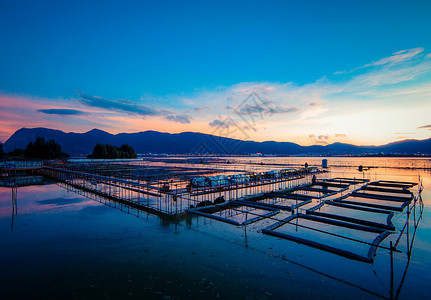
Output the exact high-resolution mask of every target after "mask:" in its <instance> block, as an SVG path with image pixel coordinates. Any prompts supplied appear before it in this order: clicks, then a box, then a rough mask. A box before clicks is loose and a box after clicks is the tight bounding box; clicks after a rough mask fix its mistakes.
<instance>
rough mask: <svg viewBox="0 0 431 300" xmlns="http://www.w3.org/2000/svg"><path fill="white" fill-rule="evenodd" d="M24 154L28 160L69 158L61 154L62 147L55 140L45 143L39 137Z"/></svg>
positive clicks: (29, 145) (28, 146)
mask: <svg viewBox="0 0 431 300" xmlns="http://www.w3.org/2000/svg"><path fill="white" fill-rule="evenodd" d="M24 154H25V157H27V158H44V159H56V158H64V157H69V155H68V154H66V153H63V152H61V146H60V145H59V144H57V143H56V142H55V141H54V140H49V141H48V142H45V139H44V138H43V137H37V138H36V141H35V142H34V143H33V142H30V143H29V144H28V145H27V148H26V149H25V150H24Z"/></svg>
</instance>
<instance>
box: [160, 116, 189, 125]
mask: <svg viewBox="0 0 431 300" xmlns="http://www.w3.org/2000/svg"><path fill="white" fill-rule="evenodd" d="M166 119H168V120H169V121H174V122H177V123H181V124H189V123H190V119H191V117H190V116H188V115H185V114H181V115H170V116H166Z"/></svg>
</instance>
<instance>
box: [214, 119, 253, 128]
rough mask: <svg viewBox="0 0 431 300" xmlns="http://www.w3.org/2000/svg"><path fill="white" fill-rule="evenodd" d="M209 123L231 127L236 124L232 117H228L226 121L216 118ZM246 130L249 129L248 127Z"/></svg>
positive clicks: (221, 126)
mask: <svg viewBox="0 0 431 300" xmlns="http://www.w3.org/2000/svg"><path fill="white" fill-rule="evenodd" d="M208 125H209V126H211V127H219V128H229V127H230V126H236V124H235V123H234V122H233V121H232V120H230V118H229V119H227V120H226V121H220V120H218V119H216V120H213V121H211V122H209V123H208ZM244 127H246V126H244ZM244 129H245V128H244ZM246 130H248V127H247V129H246Z"/></svg>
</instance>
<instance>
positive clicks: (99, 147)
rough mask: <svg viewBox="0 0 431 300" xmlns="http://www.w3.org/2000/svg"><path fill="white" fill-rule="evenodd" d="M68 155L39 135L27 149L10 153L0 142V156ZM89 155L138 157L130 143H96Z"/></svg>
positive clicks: (93, 156) (50, 157)
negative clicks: (4, 149)
mask: <svg viewBox="0 0 431 300" xmlns="http://www.w3.org/2000/svg"><path fill="white" fill-rule="evenodd" d="M68 157H70V155H69V154H67V153H64V152H62V151H61V146H60V144H58V143H57V142H56V141H54V140H49V141H45V139H44V138H43V137H37V138H36V140H35V141H32V142H30V143H29V144H28V145H27V147H26V148H25V149H15V150H13V151H11V152H8V153H5V152H4V151H3V144H2V143H0V158H8V159H9V158H28V159H62V158H68ZM87 157H88V158H95V159H116V158H136V157H137V154H136V152H135V150H134V149H133V147H132V146H130V145H128V144H124V145H122V146H121V147H115V146H112V145H108V144H96V146H94V149H93V153H92V154H90V155H88V156H87Z"/></svg>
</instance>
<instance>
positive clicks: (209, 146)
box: [4, 128, 431, 155]
mask: <svg viewBox="0 0 431 300" xmlns="http://www.w3.org/2000/svg"><path fill="white" fill-rule="evenodd" d="M39 136H40V137H43V138H45V140H50V139H54V140H55V141H56V142H57V143H59V144H60V145H61V148H62V151H63V152H66V153H69V154H71V155H78V154H88V153H91V152H92V151H93V148H94V146H95V145H96V144H97V143H101V144H110V145H113V146H117V147H119V146H121V145H122V144H129V145H131V146H132V147H133V148H134V149H135V151H136V152H137V153H141V154H145V153H167V154H186V153H194V154H204V153H208V154H253V153H262V154H278V155H299V154H304V155H349V154H352V155H360V154H366V153H367V154H369V153H376V154H377V153H381V152H383V153H385V154H417V153H422V154H431V139H427V140H405V141H399V142H394V143H389V144H386V145H382V146H355V145H350V144H342V143H333V144H330V145H326V146H319V145H314V146H300V145H298V144H295V143H290V142H274V141H267V142H254V141H241V140H235V139H230V138H224V137H218V136H214V135H209V134H203V133H196V132H183V133H176V134H171V133H163V132H157V131H144V132H137V133H119V134H111V133H108V132H105V131H103V130H99V129H93V130H90V131H88V132H85V133H74V132H70V133H65V132H63V131H61V130H54V129H48V128H21V129H19V130H17V131H16V132H15V133H14V134H13V135H12V136H11V137H10V138H9V139H8V140H7V141H6V143H5V144H4V151H7V152H9V151H12V150H14V149H16V148H21V149H24V148H25V147H26V146H27V144H28V143H29V142H31V141H34V140H35V139H36V137H39Z"/></svg>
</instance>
